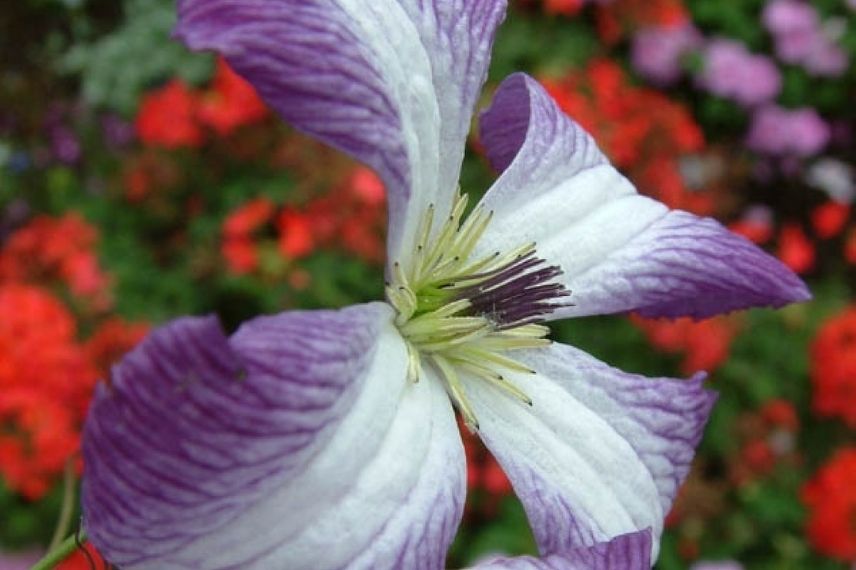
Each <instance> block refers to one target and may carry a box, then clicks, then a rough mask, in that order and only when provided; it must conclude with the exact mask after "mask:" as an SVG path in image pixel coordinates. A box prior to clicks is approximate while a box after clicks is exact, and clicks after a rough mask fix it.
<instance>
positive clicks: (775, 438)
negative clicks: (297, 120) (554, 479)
mask: <svg viewBox="0 0 856 570" xmlns="http://www.w3.org/2000/svg"><path fill="white" fill-rule="evenodd" d="M174 17H175V16H174V6H173V3H172V2H171V1H170V0H18V1H15V2H4V3H3V5H2V6H0V568H3V569H6V568H23V567H26V566H27V564H28V563H29V562H32V561H33V560H34V559H35V558H37V557H38V556H39V555H40V554H41V553H43V552H44V550H45V548H46V547H47V545H48V543H49V542H50V541H51V538H52V535H53V534H54V533H55V528H56V526H57V524H58V521H59V520H60V519H65V520H67V521H69V522H68V524H67V525H65V529H60V534H64V533H65V532H72V531H73V529H74V528H75V527H76V526H77V514H75V513H69V514H70V515H71V516H70V517H69V516H65V517H62V516H60V510H61V505H62V504H63V502H64V501H63V499H64V497H68V496H69V489H74V486H75V482H76V481H77V479H78V477H79V476H80V474H81V473H82V472H83V471H85V466H84V465H82V462H81V460H80V457H79V454H78V452H79V444H80V427H81V424H82V422H83V419H84V417H85V412H86V408H87V405H88V400H89V398H90V396H91V393H92V390H93V387H94V385H95V384H96V382H98V381H99V379H103V378H107V377H108V376H109V368H110V365H111V363H113V362H115V361H116V359H118V358H120V357H121V355H122V354H124V353H125V352H126V351H127V350H129V349H130V348H132V347H133V346H134V344H135V343H136V342H138V341H139V340H140V339H141V338H142V337H143V336H144V335H145V334H146V331H147V330H149V329H150V327H153V326H156V325H158V324H159V323H162V322H164V321H165V320H167V319H169V318H171V317H175V316H178V315H182V314H188V313H192V314H201V313H211V312H213V313H216V314H218V315H219V316H220V318H221V320H222V322H223V323H224V325H225V326H226V327H227V328H228V329H230V330H233V329H234V328H235V327H236V326H237V325H238V324H239V323H240V322H241V321H243V320H245V319H247V318H249V317H251V316H254V315H257V314H259V313H270V312H276V311H280V310H283V309H289V308H296V307H299V308H319V307H338V306H342V305H346V304H350V303H354V302H362V301H367V300H373V299H379V298H381V296H382V264H383V258H384V242H383V239H384V238H383V235H384V227H385V223H386V222H385V216H386V214H385V206H384V203H385V198H384V192H383V187H382V185H381V183H380V182H379V181H378V180H377V178H376V177H375V176H374V174H373V173H372V172H371V171H369V170H367V169H365V168H363V167H361V166H359V165H357V164H354V163H353V162H351V161H349V160H348V159H346V158H345V157H343V156H341V155H340V154H338V153H336V152H334V151H331V150H329V149H327V148H325V147H323V146H321V145H319V144H318V143H315V142H313V141H312V140H309V139H307V138H305V137H303V136H301V135H299V134H297V133H295V132H293V131H292V130H290V129H289V128H288V127H286V126H285V125H283V124H282V123H280V122H279V121H278V120H277V118H276V117H275V116H273V115H272V114H271V113H270V112H269V111H268V110H267V109H266V107H265V106H264V104H263V103H262V102H261V101H260V100H259V99H258V98H257V96H256V94H255V92H254V91H253V90H252V88H251V87H250V86H249V85H247V84H246V83H244V82H243V81H242V80H241V79H240V78H239V77H238V76H236V75H235V74H234V73H233V72H232V71H231V70H230V69H229V68H228V66H227V65H226V64H225V63H224V62H223V61H218V60H216V59H215V58H214V57H213V56H210V55H204V54H202V55H200V54H191V53H189V52H188V51H186V50H185V48H184V47H183V46H181V45H180V44H178V43H176V42H174V41H172V40H170V38H169V34H170V30H171V27H172V25H173V23H174ZM854 59H856V2H854V1H853V0H816V1H813V2H807V1H803V0H727V1H723V0H683V1H682V0H599V1H592V2H585V1H584V0H543V1H541V0H512V1H511V8H510V12H509V16H508V19H507V21H506V23H505V25H504V27H503V28H502V29H501V32H500V34H499V37H498V38H497V42H496V48H495V52H494V62H493V66H492V71H491V75H490V80H489V84H488V87H487V89H486V92H485V98H484V101H485V102H486V101H487V100H488V98H489V94H490V91H491V89H492V88H493V87H495V85H496V84H497V83H498V81H499V80H500V79H501V78H502V77H504V76H505V75H506V74H508V73H509V72H511V71H514V70H525V71H528V72H529V73H531V74H533V75H535V76H536V77H538V78H539V79H540V80H541V81H542V82H543V83H544V84H545V85H546V86H547V87H548V89H549V91H550V92H551V93H552V94H553V96H554V97H555V98H556V99H557V100H558V101H559V103H560V105H561V106H562V108H563V109H564V110H565V111H566V112H567V113H568V114H570V115H571V116H573V117H574V118H575V119H576V120H577V121H579V122H580V123H581V124H582V125H583V126H584V127H585V128H586V129H588V130H589V131H590V132H591V133H592V134H593V135H594V136H595V138H596V139H597V140H598V142H599V144H600V145H601V146H602V148H603V149H604V151H605V152H606V153H607V154H608V155H609V156H610V158H611V159H612V160H613V162H614V163H615V164H616V165H617V166H618V167H619V168H620V169H621V170H622V171H623V172H624V173H625V174H626V175H627V176H628V177H630V178H631V179H632V180H633V181H634V183H635V184H636V185H637V187H638V188H639V189H640V191H642V192H643V193H646V194H649V195H651V196H654V197H656V198H658V199H660V200H662V201H664V202H665V203H667V204H668V205H670V206H672V207H676V208H683V209H686V210H690V211H692V212H695V213H698V214H704V215H711V216H714V217H716V218H718V219H719V220H721V221H722V222H723V223H725V224H727V225H728V226H729V227H730V228H731V229H732V230H733V231H735V232H738V233H740V234H742V235H744V236H746V237H747V238H749V239H751V240H752V241H754V242H756V243H758V244H759V245H760V246H761V247H763V248H765V249H767V250H768V251H770V252H771V253H773V254H775V255H777V256H778V257H779V258H780V259H782V260H783V261H784V262H785V263H786V264H787V265H788V266H790V267H791V268H792V269H793V270H794V271H796V272H797V273H799V274H800V275H801V276H803V277H804V278H805V279H806V280H807V282H808V283H809V284H810V286H811V288H812V291H813V293H814V296H815V298H814V300H813V301H812V302H810V303H807V304H804V305H799V306H793V307H790V308H787V309H785V310H782V311H778V312H773V311H766V310H757V311H751V312H746V313H736V314H731V315H727V316H723V317H718V318H714V319H710V320H707V321H702V322H692V321H690V320H686V319H679V320H677V321H667V320H648V319H642V318H640V317H637V316H633V315H629V316H626V317H625V316H618V317H609V318H586V319H576V320H573V321H567V322H562V323H560V324H558V325H557V326H556V327H554V337H555V338H556V339H560V340H562V341H565V342H569V343H572V344H575V345H577V346H580V347H582V348H584V349H586V350H588V351H590V352H591V353H593V354H594V355H595V356H597V357H599V358H601V359H603V360H605V361H607V362H609V363H611V364H613V365H616V366H620V367H622V368H624V369H626V370H630V371H634V372H640V373H645V374H649V375H656V376H665V375H670V376H688V375H690V374H692V373H693V372H695V371H697V370H708V371H710V372H711V375H710V379H709V385H710V387H712V388H713V389H715V390H717V391H718V392H719V394H720V399H719V403H718V405H717V406H716V407H715V409H714V412H713V416H712V418H711V420H710V423H709V426H708V428H707V432H706V436H705V438H704V440H703V442H702V444H701V447H700V449H699V453H698V457H697V459H696V462H695V466H694V469H693V471H692V473H691V475H690V477H689V480H688V482H687V484H686V485H685V487H684V488H683V490H682V491H681V493H680V496H679V498H678V501H677V504H676V506H675V508H674V510H673V512H672V513H671V514H670V515H669V517H668V519H667V532H666V534H665V536H664V539H663V545H662V551H661V554H660V559H659V562H658V566H657V567H658V568H660V569H662V570H678V569H682V568H689V567H692V566H693V565H695V566H696V567H697V568H708V567H710V568H723V569H724V568H739V567H740V565H742V566H743V567H745V568H747V569H803V568H814V569H817V570H822V569H841V568H847V567H849V565H851V564H856V304H854V302H853V294H854V289H856V280H855V279H854V278H856V217H854V215H853V213H852V206H851V203H852V201H853V198H854V175H856V173H854V167H856V144H854V136H856V71H854V67H853V66H852V61H853V60H854ZM471 143H472V144H471V145H470V152H469V156H468V157H467V159H466V162H465V164H464V170H463V178H462V185H463V187H464V189H465V190H466V191H468V192H471V193H474V194H476V195H478V194H479V193H481V192H483V191H484V190H485V189H486V188H487V187H488V186H489V184H490V182H491V180H492V179H493V176H494V173H492V172H491V171H490V168H489V166H488V165H487V162H486V160H485V159H484V158H483V157H482V156H481V154H480V152H479V144H478V141H477V140H475V138H474V139H472V141H471ZM571 199H572V198H571ZM465 439H466V442H467V454H468V460H469V465H468V475H469V486H470V488H471V492H470V495H469V497H468V503H467V507H466V513H465V518H464V523H463V526H462V529H461V531H460V533H459V536H458V540H457V541H456V543H455V545H454V547H453V549H452V552H451V553H450V559H449V565H450V567H460V566H462V565H465V564H467V563H469V562H471V561H473V560H475V559H477V558H478V557H479V556H482V555H484V554H486V553H495V552H505V553H510V554H517V553H534V552H535V550H534V543H533V541H532V537H531V534H530V532H529V530H528V527H527V523H526V518H525V515H524V513H523V510H522V508H521V506H520V504H519V503H518V502H517V501H516V499H515V498H514V497H513V494H512V493H511V489H510V485H509V484H508V481H507V480H506V479H505V477H504V475H503V474H502V471H501V470H500V469H499V467H498V466H497V464H496V462H495V461H494V460H493V459H492V458H491V457H490V456H489V454H488V453H487V451H486V450H485V449H484V448H483V447H481V446H480V445H479V444H478V442H477V441H476V439H475V438H473V437H466V438H465ZM66 502H67V501H66ZM61 526H62V525H61ZM63 531H65V532H63ZM91 555H92V556H95V557H97V555H95V553H91ZM701 561H708V562H711V563H716V562H719V564H720V565H718V566H717V565H715V564H714V565H713V566H705V565H703V563H702V562H701ZM723 561H733V562H735V564H734V565H732V566H726V565H723V564H724V562H723ZM738 563H739V564H738ZM63 567H64V568H87V567H89V563H88V562H87V557H86V556H85V555H84V554H83V553H81V552H77V553H75V555H74V556H73V557H72V558H71V559H69V560H68V561H66V562H65V563H64V565H63ZM853 567H856V566H853Z"/></svg>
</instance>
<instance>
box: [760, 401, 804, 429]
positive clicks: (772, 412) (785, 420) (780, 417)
mask: <svg viewBox="0 0 856 570" xmlns="http://www.w3.org/2000/svg"><path fill="white" fill-rule="evenodd" d="M761 418H762V419H763V420H764V422H765V423H766V424H767V426H768V427H771V428H781V429H784V430H786V431H789V432H796V431H797V430H798V429H799V426H800V421H799V417H798V416H797V410H796V408H795V407H794V405H793V404H792V403H791V402H789V401H788V400H784V399H782V398H774V399H772V400H768V401H767V402H765V403H764V405H763V406H761Z"/></svg>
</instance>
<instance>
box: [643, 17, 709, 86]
mask: <svg viewBox="0 0 856 570" xmlns="http://www.w3.org/2000/svg"><path fill="white" fill-rule="evenodd" d="M701 43H702V36H701V34H700V33H699V31H698V30H697V29H696V28H695V26H693V24H692V23H691V22H683V23H681V24H678V25H676V26H651V27H647V28H642V29H640V30H639V31H637V32H636V34H635V35H634V36H633V45H632V52H631V54H630V57H631V61H632V63H633V67H634V68H635V69H636V71H637V72H638V73H639V75H641V76H642V77H644V78H645V79H647V80H649V81H651V82H652V83H655V84H658V85H670V84H672V83H675V82H676V81H678V80H679V79H680V78H681V74H682V71H683V69H682V66H681V63H682V59H683V58H684V57H685V56H686V55H687V54H688V53H692V52H693V51H695V50H697V49H699V47H701Z"/></svg>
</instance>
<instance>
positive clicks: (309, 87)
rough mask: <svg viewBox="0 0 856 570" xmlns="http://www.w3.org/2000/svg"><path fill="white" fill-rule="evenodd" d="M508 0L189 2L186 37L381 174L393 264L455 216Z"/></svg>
mask: <svg viewBox="0 0 856 570" xmlns="http://www.w3.org/2000/svg"><path fill="white" fill-rule="evenodd" d="M505 4H506V2H505V0H449V1H440V0H371V1H368V0H181V1H180V2H179V23H178V27H177V29H176V35H177V36H178V37H179V38H181V39H182V40H183V41H184V42H185V43H187V45H188V46H190V47H191V48H193V49H211V50H215V51H217V52H220V53H221V54H222V55H224V56H225V57H226V59H227V60H228V61H229V63H230V64H231V65H232V66H233V67H234V68H235V69H236V70H237V71H238V73H240V74H241V75H243V76H244V77H246V78H247V79H248V80H249V81H250V82H251V83H252V84H253V85H254V86H255V87H256V89H257V90H258V91H259V93H260V94H261V96H262V97H263V98H264V99H265V101H267V103H268V104H269V105H270V106H271V107H272V108H274V109H275V110H276V111H277V112H278V113H279V114H280V115H281V116H282V117H283V118H284V119H285V120H286V121H288V122H289V123H291V124H293V125H294V126H295V127H297V128H299V129H301V130H303V131H306V132H307V133H310V134H312V135H314V136H316V137H318V138H319V139H321V140H323V141H325V142H327V143H329V144H331V145H333V146H335V147H337V148H339V149H341V150H343V151H345V152H347V153H349V154H351V155H352V156H354V157H355V158H357V159H358V160H360V161H362V162H364V163H366V164H368V165H369V166H371V167H372V168H374V169H375V170H376V171H377V172H378V173H379V174H380V176H381V178H382V179H383V180H384V183H385V184H386V187H387V189H388V193H389V206H390V228H389V235H390V242H389V254H390V255H389V258H390V259H392V260H395V259H399V260H401V261H402V262H405V261H407V260H406V259H404V257H403V255H402V251H403V250H408V251H409V250H410V249H412V247H411V246H412V244H411V241H412V239H413V234H414V233H415V231H416V226H417V225H418V224H417V222H418V219H417V217H418V216H420V215H421V214H422V212H424V210H425V208H426V207H427V205H428V204H429V203H434V204H435V206H436V208H437V210H438V212H439V214H440V215H441V216H445V214H446V212H447V211H448V208H449V207H450V204H451V200H452V197H453V194H454V191H455V189H456V187H457V183H458V175H459V172H460V166H461V160H462V158H463V152H464V143H465V140H466V136H467V132H468V131H469V126H470V121H471V117H472V113H473V109H474V106H475V103H476V100H477V98H478V94H479V92H480V90H481V87H482V84H483V82H484V79H485V76H486V73H487V67H488V63H489V60H490V52H491V46H492V43H493V36H494V32H495V30H496V27H497V26H498V25H499V23H500V21H501V20H502V19H503V17H504V15H505Z"/></svg>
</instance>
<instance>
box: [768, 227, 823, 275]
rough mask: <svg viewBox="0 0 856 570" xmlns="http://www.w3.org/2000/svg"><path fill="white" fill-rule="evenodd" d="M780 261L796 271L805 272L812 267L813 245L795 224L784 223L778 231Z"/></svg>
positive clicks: (813, 260) (813, 258)
mask: <svg viewBox="0 0 856 570" xmlns="http://www.w3.org/2000/svg"><path fill="white" fill-rule="evenodd" d="M777 255H778V257H779V259H781V260H782V263H784V264H785V265H787V266H788V267H790V268H791V269H792V270H793V271H794V272H796V273H800V274H802V273H806V272H808V271H810V270H811V269H812V268H813V267H814V262H815V251H814V245H813V244H812V243H811V242H810V241H809V239H808V238H807V237H806V235H805V232H804V231H803V229H802V228H801V227H800V226H799V225H797V224H793V223H791V224H785V225H784V226H782V230H781V232H780V233H779V251H778V252H777Z"/></svg>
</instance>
